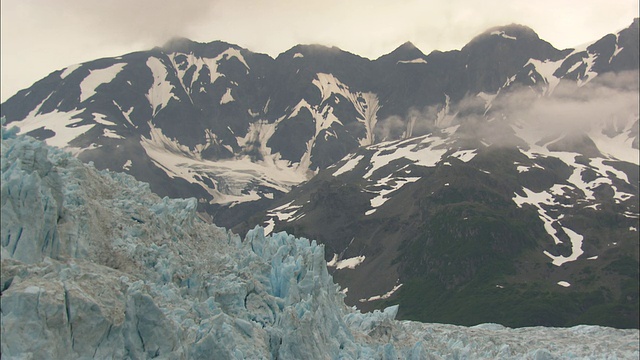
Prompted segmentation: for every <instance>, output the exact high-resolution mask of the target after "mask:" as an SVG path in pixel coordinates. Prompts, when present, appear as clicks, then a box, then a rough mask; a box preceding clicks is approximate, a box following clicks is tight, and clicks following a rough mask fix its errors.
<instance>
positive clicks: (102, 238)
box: [1, 127, 639, 359]
mask: <svg viewBox="0 0 640 360" xmlns="http://www.w3.org/2000/svg"><path fill="white" fill-rule="evenodd" d="M16 133H17V129H16V128H12V129H8V130H7V129H5V128H4V127H3V128H2V200H1V201H2V233H1V241H2V281H1V289H2V298H1V313H2V317H1V321H2V330H1V338H2V341H1V344H2V348H1V349H2V355H3V356H4V357H5V358H7V359H12V358H19V359H30V358H59V359H62V358H66V359H72V358H133V359H146V358H166V359H197V358H217V359H359V358H367V359H397V358H407V359H457V358H500V359H511V358H531V359H553V358H559V357H572V358H602V359H612V358H617V359H620V358H636V359H637V358H638V356H639V349H638V348H639V347H638V330H618V329H612V328H605V327H599V326H576V327H572V328H541V327H537V328H521V329H509V328H505V327H503V326H500V325H497V324H482V325H478V326H475V327H461V326H453V325H443V324H422V323H417V322H408V321H397V320H394V317H395V314H396V311H397V307H390V308H387V309H386V310H384V311H382V312H380V311H375V312H373V313H364V314H363V313H360V312H359V311H357V310H355V309H354V308H350V307H347V306H346V305H345V304H344V301H343V298H344V294H342V293H341V292H340V289H339V286H338V285H336V284H335V283H334V282H333V279H332V277H331V276H330V275H329V273H328V272H327V267H326V262H325V260H324V247H323V246H322V245H318V244H317V243H316V242H315V241H309V240H307V239H302V238H295V237H293V236H291V235H288V234H286V233H276V234H273V235H271V236H264V230H263V229H262V228H256V229H254V230H253V231H251V232H249V234H248V235H247V236H246V238H245V239H244V240H241V239H240V238H239V237H238V236H237V235H234V234H232V233H230V232H227V231H226V230H225V229H222V228H219V227H216V226H214V225H212V224H209V223H207V222H205V221H203V220H201V219H200V218H199V217H198V215H197V213H196V200H195V199H169V198H164V199H160V198H159V197H157V196H156V195H154V194H153V193H151V191H150V190H149V186H148V185H147V184H145V183H141V182H138V181H136V180H135V179H134V178H133V177H131V176H129V175H126V174H121V173H114V172H109V171H97V170H96V169H95V168H94V167H93V166H92V165H91V164H89V165H87V164H83V163H81V162H80V161H79V160H77V159H76V158H74V157H73V156H71V155H70V154H68V153H66V152H64V151H61V150H59V149H55V148H51V147H48V146H46V145H45V144H43V143H42V142H39V141H37V140H34V139H33V138H30V137H27V136H16Z"/></svg>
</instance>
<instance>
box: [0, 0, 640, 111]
mask: <svg viewBox="0 0 640 360" xmlns="http://www.w3.org/2000/svg"><path fill="white" fill-rule="evenodd" d="M638 3H639V2H638V0H536V1H530V0H527V1H524V0H482V1H475V0H394V1H391V0H388V1H383V0H348V1H347V0H322V1H320V0H252V1H249V0H180V1H173V0H172V1H169V0H102V1H97V0H2V2H1V3H0V6H1V9H0V10H1V16H2V17H1V25H2V31H1V35H2V38H1V47H2V48H1V63H0V65H1V69H0V71H1V72H0V75H1V83H2V88H1V93H0V95H1V100H2V101H5V100H6V99H8V98H9V97H10V96H12V95H13V94H15V93H16V92H17V91H18V90H20V89H23V88H26V87H29V86H30V85H31V84H33V83H34V82H35V81H37V80H39V79H41V78H43V77H45V76H46V75H48V74H49V73H51V72H52V71H55V70H58V69H62V68H64V67H66V66H68V65H71V64H76V63H80V62H85V61H89V60H93V59H97V58H101V57H111V56H118V55H122V54H125V53H129V52H132V51H137V50H145V49H150V48H152V47H153V46H156V45H162V44H163V43H164V42H166V41H167V40H168V39H170V38H171V37H173V36H184V37H187V38H190V39H192V40H195V41H200V42H209V41H213V40H223V41H227V42H230V43H234V44H237V45H240V46H242V47H245V48H247V49H249V50H252V51H254V52H261V53H267V54H269V55H271V56H273V57H275V56H277V55H278V54H279V53H281V52H283V51H285V50H287V49H289V48H291V47H293V46H294V45H296V44H299V43H302V44H309V43H318V44H324V45H333V46H337V47H339V48H341V49H343V50H346V51H349V52H352V53H355V54H358V55H361V56H364V57H367V58H370V59H375V58H377V57H379V56H380V55H383V54H385V53H388V52H390V51H392V50H393V49H395V48H396V47H397V46H399V45H400V44H402V43H404V42H405V41H411V42H413V43H414V44H415V45H416V46H417V47H418V48H420V49H421V50H422V51H423V52H424V53H426V54H428V53H430V52H431V51H433V50H443V51H445V50H452V49H460V48H461V47H462V46H464V45H465V44H466V43H467V42H468V41H469V40H471V39H472V38H473V37H474V36H475V35H477V34H479V33H481V32H482V31H484V30H486V29H487V28H489V27H492V26H498V25H506V24H510V23H519V24H523V25H527V26H529V27H531V28H533V29H534V30H535V31H536V32H537V33H538V35H540V37H541V38H543V39H545V40H547V41H549V42H550V43H551V44H552V45H554V46H555V47H557V48H568V47H573V46H576V45H580V44H583V43H586V42H589V41H592V40H597V39H599V38H600V37H602V36H603V35H605V34H607V33H611V32H615V31H617V30H620V29H622V28H625V27H627V26H628V25H629V24H631V22H632V20H633V18H634V17H638V12H639V10H638Z"/></svg>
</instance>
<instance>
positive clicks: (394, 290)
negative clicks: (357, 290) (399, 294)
mask: <svg viewBox="0 0 640 360" xmlns="http://www.w3.org/2000/svg"><path fill="white" fill-rule="evenodd" d="M402 285H403V284H398V285H396V286H394V287H393V289H391V290H389V291H388V292H386V293H384V294H382V295H375V296H372V297H370V298H368V299H360V302H369V301H376V300H382V299H388V298H390V297H391V295H393V293H395V292H396V291H398V289H400V288H401V287H402Z"/></svg>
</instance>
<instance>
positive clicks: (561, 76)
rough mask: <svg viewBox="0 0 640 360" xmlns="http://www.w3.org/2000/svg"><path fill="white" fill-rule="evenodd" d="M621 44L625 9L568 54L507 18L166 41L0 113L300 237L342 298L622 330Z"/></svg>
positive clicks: (626, 277)
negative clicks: (243, 40)
mask: <svg viewBox="0 0 640 360" xmlns="http://www.w3.org/2000/svg"><path fill="white" fill-rule="evenodd" d="M638 58H639V57H638V19H635V20H634V21H633V23H632V24H631V26H630V27H629V28H627V29H624V30H621V31H619V32H618V33H616V34H608V35H606V36H604V37H603V38H601V39H600V40H598V41H595V42H593V43H592V44H587V45H586V46H584V47H581V48H576V49H565V50H558V49H556V48H554V47H553V46H552V45H551V44H549V43H548V42H546V41H544V40H542V39H540V38H539V37H538V35H537V34H536V33H535V32H534V31H533V30H532V29H530V28H528V27H525V26H521V25H515V24H512V25H507V26H501V27H496V28H492V29H489V30H487V31H486V32H484V33H482V34H480V35H478V36H477V37H475V38H474V39H472V40H471V41H470V42H469V44H467V45H466V46H465V47H463V48H462V49H460V50H454V51H448V52H440V51H434V52H432V53H430V54H428V55H425V54H423V53H422V52H421V51H420V50H419V49H417V48H416V47H415V46H414V45H413V44H411V43H405V44H403V45H401V46H400V47H398V48H397V49H396V50H394V51H393V52H391V53H390V54H387V55H384V56H381V57H380V58H378V59H375V60H369V59H365V58H362V57H359V56H357V55H354V54H351V53H348V52H345V51H342V50H340V49H338V48H335V47H333V48H331V47H325V46H320V45H298V46H295V47H293V48H292V49H290V50H288V51H286V52H284V53H282V54H280V55H279V56H278V57H277V58H275V59H273V58H271V57H269V56H266V55H262V54H256V53H252V52H251V51H249V50H247V49H243V48H240V47H238V46H236V45H232V44H228V43H224V42H219V41H215V42H211V43H208V44H200V43H195V42H192V41H190V40H187V39H175V40H173V41H171V42H169V43H167V44H165V45H164V46H163V47H160V48H155V49H152V50H150V51H143V52H137V53H132V54H127V55H123V56H121V57H117V58H108V59H100V60H96V61H92V62H88V63H84V64H78V65H74V66H71V67H68V68H66V69H62V70H59V71H56V72H53V73H52V74H50V75H49V76H48V77H46V78H44V79H42V80H41V81H39V82H37V83H36V84H34V85H33V86H32V87H30V88H29V89H25V90H22V91H20V92H18V93H17V94H16V95H15V96H13V97H12V98H10V99H9V100H7V102H5V103H4V104H2V109H1V113H2V116H4V117H5V118H6V121H7V123H8V125H9V126H12V125H16V126H18V127H19V128H20V129H21V134H22V133H24V134H29V135H32V136H35V137H37V138H39V139H43V140H45V141H46V142H47V143H48V144H50V145H54V146H59V147H64V148H66V149H67V150H69V151H72V152H73V153H74V155H75V156H77V157H78V158H80V159H81V160H83V161H85V162H90V161H91V162H93V164H94V166H96V168H98V169H110V170H119V171H125V172H127V173H129V174H131V175H133V176H135V177H136V178H137V179H138V180H142V181H147V182H149V183H150V187H151V190H152V191H154V192H155V193H157V194H160V195H161V196H170V197H190V196H195V197H196V198H197V199H198V203H199V204H198V208H199V210H200V211H203V212H206V213H207V214H208V215H209V216H210V217H211V218H212V219H213V221H214V222H215V223H216V224H218V225H222V226H226V227H229V228H233V230H234V231H236V232H238V233H241V234H244V233H246V232H247V231H248V230H249V229H251V228H253V227H254V226H255V224H262V225H264V226H265V228H266V231H267V233H273V232H277V231H282V230H286V231H288V232H289V233H292V234H295V235H296V236H303V237H307V238H313V239H317V240H318V241H320V242H321V243H322V244H324V245H325V249H326V252H327V253H326V255H325V256H326V260H328V261H329V264H330V265H331V266H330V268H331V271H332V274H333V276H334V278H335V279H336V280H337V281H338V282H339V283H340V284H341V285H342V286H343V287H344V288H345V289H348V291H347V292H346V295H347V297H346V301H347V303H348V304H349V305H356V306H358V307H359V308H361V309H362V310H372V309H375V308H383V307H385V306H388V305H393V304H399V305H400V307H399V316H400V317H401V318H407V319H414V320H423V321H437V322H449V323H457V324H465V325H474V324H478V323H481V322H499V323H502V324H504V325H507V326H528V325H546V326H568V325H573V324H578V323H593V324H600V325H607V326H617V327H638V320H637V319H638V285H637V284H638V271H637V269H638V259H639V255H638V253H639V250H638V242H637V236H638V235H637V230H638V228H640V225H639V224H638V218H639V217H640V216H639V210H638V178H639V176H638V163H639V161H638Z"/></svg>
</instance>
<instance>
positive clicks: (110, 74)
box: [80, 63, 127, 102]
mask: <svg viewBox="0 0 640 360" xmlns="http://www.w3.org/2000/svg"><path fill="white" fill-rule="evenodd" d="M125 65H127V64H125V63H117V64H113V65H111V66H109V67H108V68H104V69H96V70H90V71H89V75H87V77H85V78H84V79H83V80H82V82H81V83H80V102H84V101H85V100H87V99H89V98H90V97H92V96H93V95H95V94H96V89H97V88H98V86H100V85H102V84H108V83H110V82H111V81H112V80H113V79H115V77H116V76H117V75H118V73H120V71H122V69H123V68H124V67H125Z"/></svg>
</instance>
